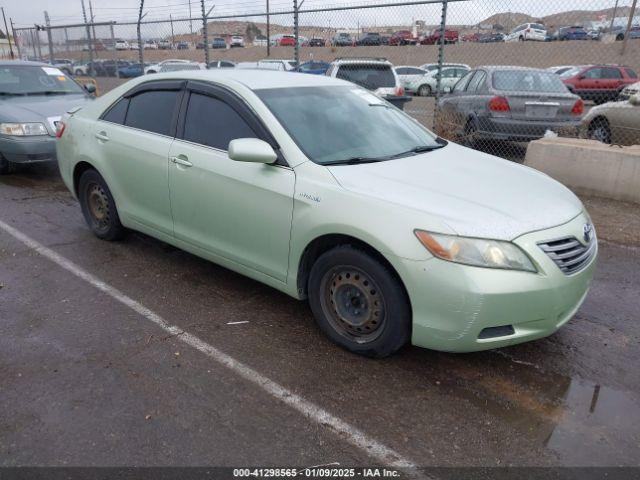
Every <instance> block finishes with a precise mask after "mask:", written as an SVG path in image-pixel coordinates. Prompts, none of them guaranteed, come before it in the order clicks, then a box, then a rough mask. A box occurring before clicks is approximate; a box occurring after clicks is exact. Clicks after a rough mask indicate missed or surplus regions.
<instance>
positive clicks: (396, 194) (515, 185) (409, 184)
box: [327, 143, 583, 240]
mask: <svg viewBox="0 0 640 480" xmlns="http://www.w3.org/2000/svg"><path fill="white" fill-rule="evenodd" d="M327 168H329V170H330V171H331V173H332V174H333V176H334V177H335V178H336V180H337V181H338V182H339V183H340V184H341V185H342V187H343V188H345V189H347V190H350V191H352V192H355V193H358V194H361V195H364V196H370V197H375V198H377V199H380V200H383V201H388V202H392V203H395V204H397V205H400V206H403V207H407V208H411V209H414V210H419V211H422V212H424V213H426V214H429V215H433V216H435V217H438V218H440V219H441V220H442V221H443V222H444V223H446V224H447V225H448V226H449V227H450V228H451V229H452V230H453V231H455V232H456V233H457V234H458V235H462V236H469V237H479V238H491V239H496V240H513V239H514V238H517V237H519V236H521V235H523V234H525V233H529V232H532V231H537V230H543V229H546V228H551V227H554V226H557V225H561V224H563V223H566V222H568V221H569V220H571V219H572V218H574V217H576V216H577V215H579V214H580V213H581V212H582V210H583V207H582V203H581V202H580V200H579V199H578V198H577V197H576V196H575V195H574V194H573V193H572V192H571V191H570V190H569V189H567V188H566V187H565V186H563V185H562V184H560V183H559V182H557V181H555V180H553V179H552V178H550V177H549V176H547V175H545V174H543V173H541V172H538V171H537V170H534V169H532V168H529V167H525V166H523V165H519V164H516V163H513V162H510V161H507V160H503V159H500V158H497V157H494V156H492V155H487V154H484V153H481V152H477V151H475V150H471V149H468V148H465V147H461V146H459V145H456V144H453V143H449V144H448V145H447V146H446V147H444V148H441V149H438V150H434V151H432V152H427V153H424V154H420V155H415V156H411V157H406V158H401V159H396V160H390V161H384V162H378V163H367V164H360V165H336V166H332V167H327ZM428 227H429V226H428V225H415V228H428Z"/></svg>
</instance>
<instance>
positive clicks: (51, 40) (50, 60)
mask: <svg viewBox="0 0 640 480" xmlns="http://www.w3.org/2000/svg"><path fill="white" fill-rule="evenodd" d="M44 23H45V25H46V26H47V42H48V43H49V63H51V64H52V65H53V39H52V38H51V21H50V20H49V14H48V13H47V11H46V10H45V12H44Z"/></svg>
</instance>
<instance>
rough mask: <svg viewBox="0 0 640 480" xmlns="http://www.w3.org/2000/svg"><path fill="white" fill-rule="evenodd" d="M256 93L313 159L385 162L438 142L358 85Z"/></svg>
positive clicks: (282, 89)
mask: <svg viewBox="0 0 640 480" xmlns="http://www.w3.org/2000/svg"><path fill="white" fill-rule="evenodd" d="M256 93H257V94H258V96H259V97H260V99H261V100H262V101H263V102H264V103H265V104H266V105H267V107H268V108H269V110H271V112H272V113H273V114H274V115H275V117H276V118H277V119H278V120H279V121H280V123H281V124H282V126H283V127H284V128H285V129H286V130H287V132H288V133H289V135H291V137H292V138H293V140H294V141H295V142H296V144H297V145H298V146H299V147H300V149H301V150H302V151H303V152H305V154H306V155H307V157H309V159H311V160H312V161H313V162H315V163H319V164H331V163H337V162H345V163H349V162H348V161H349V159H351V160H356V161H357V160H365V161H366V160H367V159H369V160H372V161H376V160H386V159H389V157H394V156H402V155H403V154H411V152H412V150H414V149H416V148H417V147H423V148H424V149H425V150H427V149H434V148H438V147H440V146H442V142H440V141H438V139H437V137H436V136H435V135H433V134H432V133H431V132H429V131H427V130H426V129H424V128H423V127H421V126H420V125H419V124H417V123H416V122H415V121H414V120H412V119H411V118H410V117H408V116H407V115H405V114H404V113H402V112H401V111H400V110H398V109H397V108H395V107H393V106H391V105H390V104H389V103H387V102H385V101H384V100H382V99H380V98H379V97H377V96H375V95H374V94H372V93H370V92H368V91H366V90H364V89H362V88H358V87H351V86H344V87H295V88H274V89H263V90H256ZM354 163H357V162H354Z"/></svg>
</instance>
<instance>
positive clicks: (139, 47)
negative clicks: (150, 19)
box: [137, 0, 146, 73]
mask: <svg viewBox="0 0 640 480" xmlns="http://www.w3.org/2000/svg"><path fill="white" fill-rule="evenodd" d="M143 8H144V0H140V10H139V11H138V27H137V29H138V62H139V63H140V68H142V72H143V73H144V55H143V54H142V50H143V49H144V45H143V44H142V33H141V32H140V23H141V22H142V17H144V15H142V9H143ZM145 15H146V13H145Z"/></svg>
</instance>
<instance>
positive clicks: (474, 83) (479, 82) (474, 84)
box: [467, 70, 487, 93]
mask: <svg viewBox="0 0 640 480" xmlns="http://www.w3.org/2000/svg"><path fill="white" fill-rule="evenodd" d="M485 78H487V74H486V73H484V72H483V71H482V70H478V72H477V73H476V74H475V76H474V77H473V80H471V82H469V86H468V87H467V92H469V93H475V92H477V91H478V90H481V89H482V86H484V80H485Z"/></svg>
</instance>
